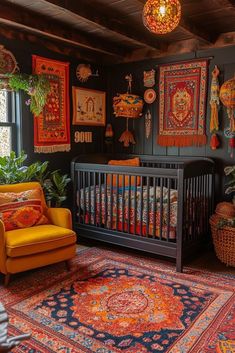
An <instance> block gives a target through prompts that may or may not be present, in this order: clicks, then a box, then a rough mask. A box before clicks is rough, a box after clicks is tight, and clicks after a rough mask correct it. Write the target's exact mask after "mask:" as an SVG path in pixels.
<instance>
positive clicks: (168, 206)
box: [166, 178, 171, 241]
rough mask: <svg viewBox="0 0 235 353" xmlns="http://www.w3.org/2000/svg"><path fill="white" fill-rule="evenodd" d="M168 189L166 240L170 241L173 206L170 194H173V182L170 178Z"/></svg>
mask: <svg viewBox="0 0 235 353" xmlns="http://www.w3.org/2000/svg"><path fill="white" fill-rule="evenodd" d="M167 188H168V193H167V229H166V234H167V235H166V239H167V241H169V234H170V215H171V214H170V212H171V204H170V201H171V200H170V193H171V181H170V179H169V178H167Z"/></svg>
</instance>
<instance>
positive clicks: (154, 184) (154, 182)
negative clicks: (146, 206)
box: [153, 178, 157, 238]
mask: <svg viewBox="0 0 235 353" xmlns="http://www.w3.org/2000/svg"><path fill="white" fill-rule="evenodd" d="M156 186H157V185H156V178H153V237H154V238H156V211H157V210H156V201H157V200H156V197H157V195H156Z"/></svg>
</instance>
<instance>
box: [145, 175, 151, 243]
mask: <svg viewBox="0 0 235 353" xmlns="http://www.w3.org/2000/svg"><path fill="white" fill-rule="evenodd" d="M149 185H150V184H149V177H147V200H146V236H147V237H149V202H150V200H149V187H150V186H149Z"/></svg>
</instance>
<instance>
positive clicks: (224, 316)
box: [0, 248, 235, 353]
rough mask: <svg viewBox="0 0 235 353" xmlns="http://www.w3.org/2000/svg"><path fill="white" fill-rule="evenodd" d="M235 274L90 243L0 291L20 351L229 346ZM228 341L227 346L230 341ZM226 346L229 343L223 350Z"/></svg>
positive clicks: (173, 351)
mask: <svg viewBox="0 0 235 353" xmlns="http://www.w3.org/2000/svg"><path fill="white" fill-rule="evenodd" d="M234 290H235V278H234V277H233V276H232V275H231V276H229V275H228V276H226V275H224V276H223V275H216V274H212V273H208V272H206V271H199V270H194V269H190V268H186V269H185V273H184V274H179V273H176V272H175V269H174V265H173V264H172V265H170V264H168V263H161V262H159V261H157V260H155V259H151V258H150V259H148V258H147V257H143V256H134V255H128V254H126V253H124V252H123V253H119V254H118V253H116V252H114V251H108V250H103V249H97V248H90V249H85V250H82V251H79V252H78V255H77V257H76V258H75V259H74V260H73V265H72V269H71V271H70V272H67V271H66V270H65V266H64V263H62V264H57V265H53V266H49V267H46V268H44V269H40V270H36V271H32V272H30V273H26V274H24V275H23V274H22V275H20V276H19V277H18V278H16V279H14V280H13V281H12V283H11V284H10V285H9V288H2V289H1V290H0V295H1V301H2V302H3V303H4V304H5V307H6V309H7V312H8V314H9V317H10V331H9V334H10V335H12V334H20V333H22V332H31V333H32V338H31V339H30V340H29V341H25V342H23V343H21V344H20V345H19V346H18V347H17V348H15V349H14V350H13V352H20V353H23V352H24V353H48V352H49V353H50V352H51V353H54V352H56V353H59V352H62V353H80V352H81V353H82V352H86V353H90V352H92V353H93V352H96V353H148V352H154V353H166V352H167V353H180V352H181V353H189V352H190V353H191V352H193V353H215V352H217V353H218V352H219V353H221V352H223V353H225V352H234V351H235V350H233V349H234V345H235V342H234V340H235V305H234V297H235V293H234ZM232 347H233V348H232ZM229 349H230V350H229Z"/></svg>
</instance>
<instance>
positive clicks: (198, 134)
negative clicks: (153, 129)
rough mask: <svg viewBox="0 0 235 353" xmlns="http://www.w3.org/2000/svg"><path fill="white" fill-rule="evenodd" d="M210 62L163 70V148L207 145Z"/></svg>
mask: <svg viewBox="0 0 235 353" xmlns="http://www.w3.org/2000/svg"><path fill="white" fill-rule="evenodd" d="M207 67H208V60H195V61H188V62H182V63H177V64H167V65H162V66H160V78H159V82H160V86H159V135H158V138H157V142H158V143H159V144H160V145H162V146H179V147H182V146H191V145H204V144H206V134H205V106H206V87H207Z"/></svg>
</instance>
